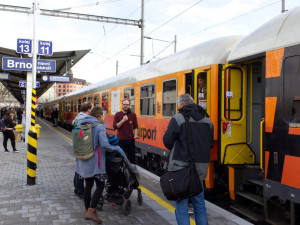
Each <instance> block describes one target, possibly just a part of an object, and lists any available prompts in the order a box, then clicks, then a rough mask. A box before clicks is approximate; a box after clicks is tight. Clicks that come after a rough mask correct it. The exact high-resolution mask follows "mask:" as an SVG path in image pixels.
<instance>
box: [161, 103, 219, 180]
mask: <svg viewBox="0 0 300 225" xmlns="http://www.w3.org/2000/svg"><path fill="white" fill-rule="evenodd" d="M179 112H180V113H177V114H175V115H174V116H173V118H172V119H171V121H170V123H169V125H168V129H167V131H166V133H165V134H164V136H163V142H164V145H165V146H166V148H167V149H169V150H170V154H169V157H168V158H169V161H168V163H167V169H168V171H176V170H179V169H182V168H183V167H188V166H189V164H190V161H191V158H190V156H189V154H188V140H187V131H186V125H185V119H184V116H183V115H182V114H184V115H186V116H188V117H189V123H190V129H191V134H192V137H191V139H192V142H193V149H194V160H195V163H196V168H197V172H198V175H199V178H200V180H204V179H205V178H206V175H207V169H208V163H209V160H210V150H211V148H212V147H213V143H214V128H213V124H212V122H211V121H210V119H209V118H208V115H207V113H206V112H205V111H204V109H203V108H202V107H201V106H199V105H196V104H189V105H185V106H183V107H182V108H181V109H180V110H179Z"/></svg>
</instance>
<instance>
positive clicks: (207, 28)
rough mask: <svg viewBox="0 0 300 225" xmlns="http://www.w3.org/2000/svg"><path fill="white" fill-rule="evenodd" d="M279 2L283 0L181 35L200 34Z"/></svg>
mask: <svg viewBox="0 0 300 225" xmlns="http://www.w3.org/2000/svg"><path fill="white" fill-rule="evenodd" d="M279 2H281V0H279V1H276V2H273V3H270V4H268V5H265V6H262V7H260V8H257V9H254V10H252V11H250V12H247V13H244V14H241V15H238V16H236V17H233V18H231V19H229V20H225V21H223V22H221V23H218V24H214V25H212V26H210V27H206V28H204V29H202V30H200V31H196V32H194V33H192V34H187V35H186V36H183V37H181V39H183V38H187V37H190V36H193V35H195V34H198V33H202V32H204V31H207V30H210V29H212V28H215V27H217V26H220V25H222V24H224V23H227V22H230V21H232V20H235V19H237V18H240V17H242V16H245V15H248V14H251V13H253V12H256V11H258V10H261V9H263V8H266V7H269V6H271V5H274V4H277V3H279Z"/></svg>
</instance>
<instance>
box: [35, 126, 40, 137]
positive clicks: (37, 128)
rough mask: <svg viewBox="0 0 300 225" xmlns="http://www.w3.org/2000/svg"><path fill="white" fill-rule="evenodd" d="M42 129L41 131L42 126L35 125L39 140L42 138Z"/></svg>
mask: <svg viewBox="0 0 300 225" xmlns="http://www.w3.org/2000/svg"><path fill="white" fill-rule="evenodd" d="M40 129H41V126H40V125H39V124H35V131H36V136H37V138H39V137H40Z"/></svg>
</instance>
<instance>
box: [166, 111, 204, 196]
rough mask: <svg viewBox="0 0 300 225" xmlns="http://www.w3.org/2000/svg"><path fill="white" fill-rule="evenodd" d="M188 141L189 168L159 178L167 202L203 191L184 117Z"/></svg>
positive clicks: (187, 125) (187, 119)
mask: <svg viewBox="0 0 300 225" xmlns="http://www.w3.org/2000/svg"><path fill="white" fill-rule="evenodd" d="M184 119H185V124H186V132H187V140H188V152H189V156H190V158H191V162H190V166H189V167H186V168H183V169H180V170H177V171H168V172H166V173H165V174H164V175H162V176H161V178H160V186H161V188H162V191H163V193H164V195H165V196H166V198H167V199H168V200H174V201H180V200H182V199H185V198H189V197H193V196H196V195H198V194H199V193H201V192H202V191H203V189H202V185H201V182H200V179H199V175H198V172H197V170H196V166H195V160H194V148H193V147H194V146H193V141H192V132H191V129H190V124H189V117H186V116H184Z"/></svg>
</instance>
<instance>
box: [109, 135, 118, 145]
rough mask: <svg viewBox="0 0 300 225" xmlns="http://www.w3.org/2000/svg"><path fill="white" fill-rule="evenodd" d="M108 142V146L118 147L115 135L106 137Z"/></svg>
mask: <svg viewBox="0 0 300 225" xmlns="http://www.w3.org/2000/svg"><path fill="white" fill-rule="evenodd" d="M108 142H109V144H111V145H113V146H115V145H118V143H119V139H118V138H117V136H116V135H113V134H110V135H108Z"/></svg>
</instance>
